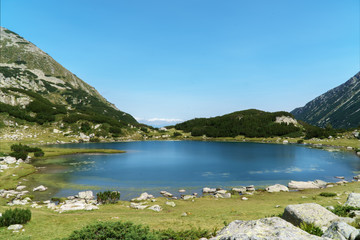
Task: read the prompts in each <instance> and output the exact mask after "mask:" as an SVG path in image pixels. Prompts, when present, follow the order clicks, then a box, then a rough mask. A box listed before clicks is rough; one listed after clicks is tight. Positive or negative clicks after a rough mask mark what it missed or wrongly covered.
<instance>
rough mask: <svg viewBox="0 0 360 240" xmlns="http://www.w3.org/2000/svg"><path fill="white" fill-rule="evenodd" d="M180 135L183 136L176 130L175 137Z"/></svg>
mask: <svg viewBox="0 0 360 240" xmlns="http://www.w3.org/2000/svg"><path fill="white" fill-rule="evenodd" d="M179 136H182V134H181V133H179V132H174V134H173V137H179Z"/></svg>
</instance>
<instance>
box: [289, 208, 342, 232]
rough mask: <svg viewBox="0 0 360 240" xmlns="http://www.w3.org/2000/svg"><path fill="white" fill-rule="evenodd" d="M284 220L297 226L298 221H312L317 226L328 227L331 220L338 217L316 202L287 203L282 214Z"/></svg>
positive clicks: (309, 222)
mask: <svg viewBox="0 0 360 240" xmlns="http://www.w3.org/2000/svg"><path fill="white" fill-rule="evenodd" d="M282 218H283V219H285V220H286V221H288V222H290V223H292V224H294V225H295V226H299V225H300V223H302V222H305V223H307V224H311V223H313V224H314V225H315V226H317V227H320V228H322V227H329V226H330V225H331V222H333V221H336V220H338V219H339V217H338V216H336V215H335V214H334V213H332V212H330V211H329V210H327V209H326V208H324V207H322V206H320V205H319V204H316V203H303V204H296V205H288V206H287V207H286V208H285V210H284V214H283V216H282Z"/></svg>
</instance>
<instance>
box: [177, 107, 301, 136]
mask: <svg viewBox="0 0 360 240" xmlns="http://www.w3.org/2000/svg"><path fill="white" fill-rule="evenodd" d="M175 128H176V129H177V130H183V131H185V132H191V135H192V136H202V135H206V136H207V137H235V136H238V135H244V136H246V137H271V136H301V135H302V125H300V124H299V123H298V122H297V121H296V120H295V119H294V118H293V116H292V115H291V114H290V113H287V112H275V113H270V112H264V111H260V110H256V109H249V110H245V111H239V112H234V113H230V114H226V115H223V116H218V117H213V118H195V119H192V120H189V121H186V122H183V123H179V124H176V125H175Z"/></svg>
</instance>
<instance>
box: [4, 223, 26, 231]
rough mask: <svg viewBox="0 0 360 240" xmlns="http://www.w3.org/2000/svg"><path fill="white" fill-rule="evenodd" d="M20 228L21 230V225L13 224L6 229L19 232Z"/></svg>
mask: <svg viewBox="0 0 360 240" xmlns="http://www.w3.org/2000/svg"><path fill="white" fill-rule="evenodd" d="M22 228H23V225H21V224H13V225H10V226H9V227H8V228H7V229H8V230H13V231H19V230H20V229H22Z"/></svg>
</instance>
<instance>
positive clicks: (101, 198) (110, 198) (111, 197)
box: [96, 191, 120, 204]
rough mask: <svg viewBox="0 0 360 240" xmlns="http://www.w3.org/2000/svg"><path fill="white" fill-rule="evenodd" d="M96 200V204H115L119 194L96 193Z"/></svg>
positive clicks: (113, 192) (115, 192)
mask: <svg viewBox="0 0 360 240" xmlns="http://www.w3.org/2000/svg"><path fill="white" fill-rule="evenodd" d="M96 198H97V201H98V203H101V204H108V203H116V202H118V201H119V200H120V192H117V191H105V192H98V193H97V194H96Z"/></svg>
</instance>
